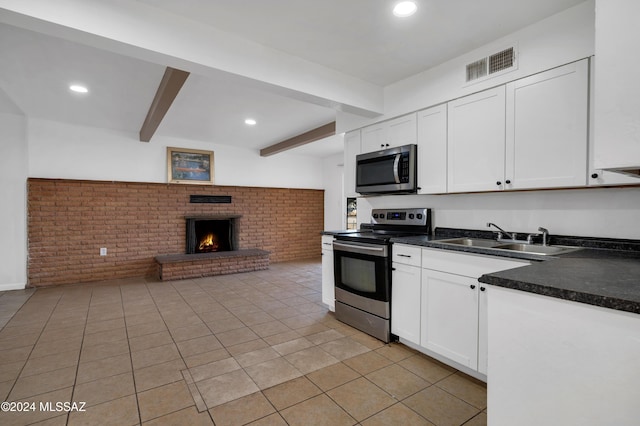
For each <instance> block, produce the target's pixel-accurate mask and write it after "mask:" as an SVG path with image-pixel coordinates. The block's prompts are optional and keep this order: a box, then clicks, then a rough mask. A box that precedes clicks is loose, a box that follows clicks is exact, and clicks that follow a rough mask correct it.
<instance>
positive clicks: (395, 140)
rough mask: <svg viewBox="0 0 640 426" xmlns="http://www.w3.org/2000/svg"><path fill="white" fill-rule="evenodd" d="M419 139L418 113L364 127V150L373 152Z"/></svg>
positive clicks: (411, 142) (412, 142) (364, 151)
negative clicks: (417, 128)
mask: <svg viewBox="0 0 640 426" xmlns="http://www.w3.org/2000/svg"><path fill="white" fill-rule="evenodd" d="M416 141H417V131H416V114H415V113H412V114H407V115H403V116H402V117H398V118H394V119H393V120H388V121H383V122H381V123H376V124H372V125H371V126H367V127H364V128H362V152H363V153H366V152H373V151H379V150H381V149H387V148H393V147H396V146H402V145H409V144H414V143H416Z"/></svg>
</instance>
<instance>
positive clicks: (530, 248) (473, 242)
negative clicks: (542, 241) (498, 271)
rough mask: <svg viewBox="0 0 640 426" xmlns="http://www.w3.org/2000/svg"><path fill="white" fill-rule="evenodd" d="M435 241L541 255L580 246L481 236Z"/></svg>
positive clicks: (565, 251)
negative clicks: (553, 244)
mask: <svg viewBox="0 0 640 426" xmlns="http://www.w3.org/2000/svg"><path fill="white" fill-rule="evenodd" d="M434 242H435V243H442V244H452V245H456V246H466V247H482V248H489V249H496V250H504V251H517V252H521V253H530V254H537V255H543V256H550V255H556V254H564V253H570V252H572V251H577V250H580V247H570V246H542V245H538V244H525V243H505V242H504V241H496V240H488V239H482V238H452V239H449V240H435V241H434Z"/></svg>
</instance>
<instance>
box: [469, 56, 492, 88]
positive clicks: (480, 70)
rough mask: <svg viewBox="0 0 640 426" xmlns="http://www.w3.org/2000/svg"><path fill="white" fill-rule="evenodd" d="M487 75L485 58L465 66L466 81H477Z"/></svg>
mask: <svg viewBox="0 0 640 426" xmlns="http://www.w3.org/2000/svg"><path fill="white" fill-rule="evenodd" d="M486 75H487V58H483V59H480V60H479V61H475V62H472V63H470V64H467V81H468V82H469V81H473V80H477V79H479V78H482V77H484V76H486Z"/></svg>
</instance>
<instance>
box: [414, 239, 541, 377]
mask: <svg viewBox="0 0 640 426" xmlns="http://www.w3.org/2000/svg"><path fill="white" fill-rule="evenodd" d="M421 265H422V278H421V279H422V288H421V308H420V310H421V316H420V324H421V325H420V347H423V348H425V349H427V350H428V351H431V352H433V353H435V354H437V355H440V356H442V357H444V358H442V359H440V360H441V361H443V362H447V360H451V361H454V363H455V364H453V366H454V367H456V368H460V366H463V367H465V368H467V369H468V370H467V371H466V372H467V373H468V374H472V372H478V373H480V374H482V375H484V376H486V375H487V344H488V340H487V293H489V292H490V291H491V288H490V286H488V285H486V284H482V283H479V282H478V278H479V277H480V276H482V275H484V274H489V273H492V272H498V271H504V270H507V269H513V268H518V267H521V266H526V265H529V262H528V261H526V260H519V259H509V258H503V257H496V256H485V255H477V254H468V253H460V252H454V251H448V250H440V249H431V248H424V249H422V261H421Z"/></svg>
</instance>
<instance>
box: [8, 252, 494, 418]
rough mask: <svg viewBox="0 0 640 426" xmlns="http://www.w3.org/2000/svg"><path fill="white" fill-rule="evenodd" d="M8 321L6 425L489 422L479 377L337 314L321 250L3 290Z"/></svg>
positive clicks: (482, 386)
mask: <svg viewBox="0 0 640 426" xmlns="http://www.w3.org/2000/svg"><path fill="white" fill-rule="evenodd" d="M0 327H2V330H1V331H0V400H2V401H5V400H6V401H14V402H18V401H19V402H28V403H29V404H22V405H20V404H14V405H13V408H17V407H22V408H23V411H22V412H0V424H2V425H14V424H15V425H26V424H35V423H37V424H43V425H44V424H47V425H64V424H69V425H92V424H96V425H105V424H114V425H136V424H150V425H151V424H153V425H200V424H202V425H211V424H216V425H241V424H256V425H286V424H288V425H313V424H325V425H332V426H333V425H354V424H362V425H399V424H402V425H432V424H434V425H463V424H464V425H472V426H476V425H484V424H486V386H485V385H484V384H483V383H481V382H478V381H477V380H475V379H472V378H470V377H468V376H466V375H464V374H462V373H460V372H457V371H456V370H454V369H452V368H450V367H448V366H445V365H443V364H441V363H439V362H437V361H435V360H433V359H431V358H429V357H427V356H424V355H422V354H420V353H417V352H415V351H413V350H411V349H409V348H407V347H405V346H403V345H401V344H397V343H395V344H390V345H385V344H383V343H382V342H380V341H378V340H376V339H374V338H372V337H370V336H368V335H366V334H363V333H361V332H359V331H358V330H355V329H353V328H351V327H349V326H347V325H345V324H343V323H341V322H339V321H337V320H336V319H335V318H334V316H333V314H332V313H330V312H328V311H327V309H326V308H325V307H324V306H323V305H322V304H321V265H320V263H318V262H317V261H308V262H286V263H279V264H272V265H271V267H270V269H269V270H267V271H259V272H251V273H243V274H234V275H226V276H218V277H207V278H200V279H191V280H183V281H174V282H156V281H153V280H150V279H142V278H140V279H127V280H114V281H109V282H100V283H93V284H78V285H72V286H64V287H55V288H45V289H38V290H24V291H10V292H4V293H0ZM56 402H72V403H86V406H85V410H86V411H82V412H78V411H72V412H69V413H67V412H65V411H57V407H56V405H55V403H56ZM32 403H33V405H32ZM41 403H43V404H45V403H52V405H49V406H46V405H43V406H41ZM61 408H62V409H63V410H64V407H61Z"/></svg>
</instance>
